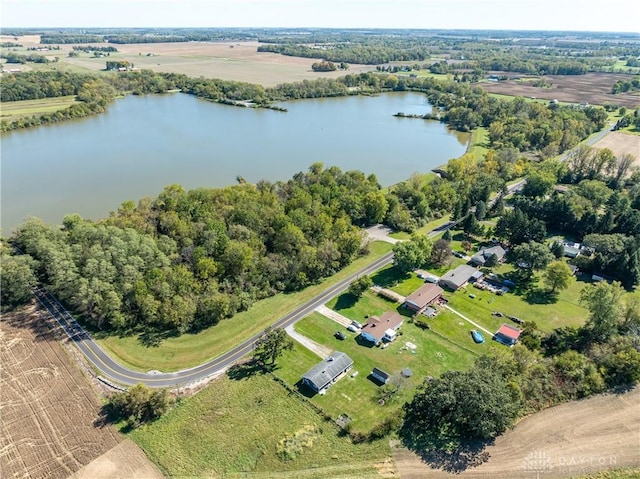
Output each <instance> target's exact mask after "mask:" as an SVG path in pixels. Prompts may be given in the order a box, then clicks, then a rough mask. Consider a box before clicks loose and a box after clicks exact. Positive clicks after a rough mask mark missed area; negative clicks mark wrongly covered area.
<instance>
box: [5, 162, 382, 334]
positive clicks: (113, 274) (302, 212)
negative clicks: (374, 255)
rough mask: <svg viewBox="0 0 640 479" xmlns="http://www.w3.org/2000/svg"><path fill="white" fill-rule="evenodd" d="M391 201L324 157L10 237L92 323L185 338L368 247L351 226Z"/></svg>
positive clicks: (28, 228)
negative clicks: (253, 179) (305, 165)
mask: <svg viewBox="0 0 640 479" xmlns="http://www.w3.org/2000/svg"><path fill="white" fill-rule="evenodd" d="M354 203H359V204H358V205H356V204H354ZM383 206H386V201H385V197H384V195H383V194H382V193H381V192H380V186H379V185H378V182H377V180H376V178H375V177H373V176H370V177H365V176H364V174H362V173H360V172H347V173H343V172H341V171H340V170H339V169H338V168H335V167H334V168H329V169H324V168H323V167H322V165H321V164H316V165H313V166H312V167H311V169H310V170H309V172H308V173H300V174H298V175H296V176H295V177H294V178H293V179H291V180H289V181H287V182H282V183H275V184H271V183H268V182H261V183H259V184H257V185H247V184H242V185H238V186H232V187H228V188H223V189H213V190H208V189H198V190H192V191H185V190H183V189H182V188H181V187H179V186H177V185H174V186H170V187H167V188H166V189H165V190H164V191H163V192H162V193H161V194H160V195H159V196H158V197H157V198H155V199H153V200H143V201H141V202H140V203H139V204H138V206H135V205H134V204H133V203H132V202H127V203H124V204H123V205H122V206H121V207H120V209H119V210H118V211H117V212H116V213H114V214H113V215H112V216H111V217H110V218H107V219H105V220H103V221H100V222H98V223H93V222H90V221H86V220H83V219H82V218H80V217H78V216H77V215H69V216H66V217H65V218H64V220H63V224H64V227H63V228H62V229H58V228H55V227H51V226H48V225H46V224H44V223H42V222H41V221H39V220H36V219H33V220H28V221H27V222H26V223H25V224H23V225H22V226H20V227H19V228H18V230H17V231H16V232H15V234H14V235H13V236H12V241H13V242H14V244H15V245H17V246H18V247H19V248H20V249H21V250H22V251H24V252H25V253H27V254H28V255H30V256H31V257H33V258H35V259H36V261H37V268H36V270H37V273H38V276H39V277H40V278H41V279H42V280H43V281H44V282H45V283H46V284H47V285H49V287H50V288H51V290H52V291H53V292H54V293H55V294H56V295H58V296H59V297H60V298H61V299H62V300H64V301H65V302H66V303H67V304H69V305H71V306H72V307H73V308H74V309H76V310H77V311H79V312H81V313H82V314H83V316H84V317H85V318H86V319H87V321H88V322H89V323H90V324H92V325H93V326H95V327H98V328H101V329H106V330H111V331H119V332H127V331H129V332H130V331H136V330H137V331H139V330H149V329H157V330H161V331H173V332H174V333H181V332H185V331H190V330H198V329H201V328H205V327H208V326H211V325H212V324H216V323H217V322H218V321H220V320H222V319H225V318H228V317H231V316H233V315H234V314H235V313H236V312H238V311H242V310H245V309H247V308H248V307H249V306H250V305H251V304H252V303H253V302H255V301H256V300H258V299H261V298H265V297H267V296H271V295H273V294H275V293H278V292H281V291H293V290H298V289H300V288H303V287H305V286H307V285H309V284H312V283H315V282H317V281H318V280H319V279H321V278H323V277H326V276H328V275H331V274H333V273H335V272H336V271H338V270H339V269H340V268H342V267H344V266H345V265H347V264H349V263H350V262H351V261H352V260H353V259H354V258H355V257H356V256H357V255H358V254H359V253H360V252H361V248H362V247H363V238H362V233H361V231H360V229H359V228H357V227H356V226H355V225H354V223H358V224H368V223H372V222H377V221H379V220H381V219H382V218H383V215H384V213H385V211H384V209H381V208H383Z"/></svg>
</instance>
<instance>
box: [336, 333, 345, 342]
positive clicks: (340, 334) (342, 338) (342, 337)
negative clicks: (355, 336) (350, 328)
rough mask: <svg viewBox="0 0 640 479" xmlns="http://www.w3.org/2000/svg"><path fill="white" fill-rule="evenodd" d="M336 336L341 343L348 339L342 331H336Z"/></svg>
mask: <svg viewBox="0 0 640 479" xmlns="http://www.w3.org/2000/svg"><path fill="white" fill-rule="evenodd" d="M334 336H335V337H336V339H339V340H340V341H342V340H344V339H346V338H347V337H346V336H345V335H344V333H343V332H342V331H336V334H334Z"/></svg>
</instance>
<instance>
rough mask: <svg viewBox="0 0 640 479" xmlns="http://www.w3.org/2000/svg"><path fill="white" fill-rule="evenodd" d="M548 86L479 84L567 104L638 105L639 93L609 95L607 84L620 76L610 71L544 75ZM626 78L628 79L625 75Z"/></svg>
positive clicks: (501, 90) (513, 81)
mask: <svg viewBox="0 0 640 479" xmlns="http://www.w3.org/2000/svg"><path fill="white" fill-rule="evenodd" d="M544 78H545V79H546V80H547V81H548V82H549V83H551V88H536V87H534V86H532V85H531V82H523V81H517V80H507V81H500V82H484V83H481V86H482V88H483V89H484V90H486V91H487V92H490V93H501V94H503V95H511V96H523V97H525V98H530V97H536V98H543V99H545V100H553V99H556V100H558V101H561V102H567V103H583V102H588V103H590V104H591V105H604V104H605V103H612V104H614V105H618V106H625V107H627V108H636V107H637V106H638V105H640V96H638V95H637V94H633V93H620V94H618V95H613V94H611V87H612V86H613V84H614V83H615V82H616V81H617V80H619V79H620V78H624V77H623V76H621V75H620V74H614V73H587V74H585V75H547V76H545V77H544ZM626 78H632V77H631V76H626Z"/></svg>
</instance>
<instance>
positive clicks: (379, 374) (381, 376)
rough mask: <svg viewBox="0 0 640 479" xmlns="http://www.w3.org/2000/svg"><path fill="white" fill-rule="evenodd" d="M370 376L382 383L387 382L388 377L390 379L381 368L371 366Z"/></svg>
mask: <svg viewBox="0 0 640 479" xmlns="http://www.w3.org/2000/svg"><path fill="white" fill-rule="evenodd" d="M371 377H372V378H373V379H375V380H376V381H378V382H380V383H382V384H387V383H388V382H389V379H391V376H390V375H389V373H385V372H384V371H383V370H382V369H378V368H373V371H371Z"/></svg>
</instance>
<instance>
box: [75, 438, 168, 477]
mask: <svg viewBox="0 0 640 479" xmlns="http://www.w3.org/2000/svg"><path fill="white" fill-rule="evenodd" d="M163 477H164V476H163V475H162V474H161V473H160V471H159V470H158V468H157V467H156V466H154V465H153V463H152V462H151V461H149V459H147V456H145V455H144V452H142V449H140V448H139V447H138V446H136V444H135V443H134V442H133V441H131V440H130V439H127V440H125V441H122V442H121V443H120V444H118V445H117V446H116V447H114V448H113V449H111V450H110V451H107V452H105V453H104V454H103V455H102V456H100V457H99V458H97V459H94V460H93V461H91V462H90V463H89V464H87V465H86V466H84V467H83V468H82V469H80V470H79V471H78V472H76V473H75V474H73V475H72V476H70V478H69V479H131V478H144V479H162V478H163Z"/></svg>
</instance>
